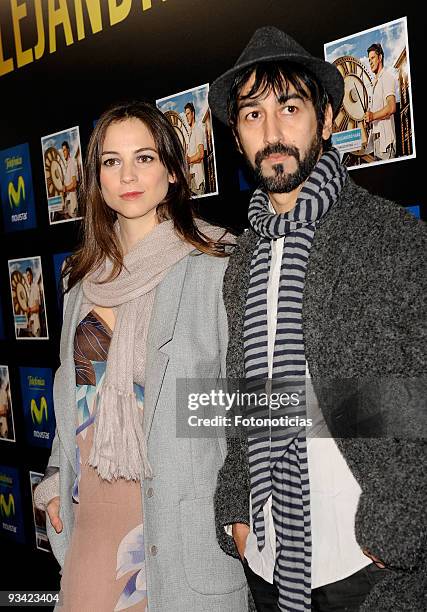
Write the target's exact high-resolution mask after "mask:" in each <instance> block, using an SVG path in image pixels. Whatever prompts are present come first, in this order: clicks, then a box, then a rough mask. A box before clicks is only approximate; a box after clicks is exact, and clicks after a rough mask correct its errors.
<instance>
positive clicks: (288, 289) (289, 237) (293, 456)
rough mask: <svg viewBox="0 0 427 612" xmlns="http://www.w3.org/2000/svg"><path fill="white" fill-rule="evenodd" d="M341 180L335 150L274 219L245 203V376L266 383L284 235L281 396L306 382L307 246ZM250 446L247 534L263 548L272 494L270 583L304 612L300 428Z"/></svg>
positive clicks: (306, 568)
mask: <svg viewBox="0 0 427 612" xmlns="http://www.w3.org/2000/svg"><path fill="white" fill-rule="evenodd" d="M347 177H348V174H347V170H346V169H345V167H343V166H342V165H341V164H340V160H339V155H338V152H337V151H336V150H335V149H333V150H331V151H327V152H325V153H324V154H323V155H322V156H321V158H320V159H319V161H318V162H317V164H316V166H315V167H314V169H313V171H312V173H311V174H310V176H309V177H308V179H307V180H306V182H305V183H304V186H303V188H302V190H301V192H300V194H299V196H298V199H297V202H296V206H295V208H294V209H293V210H291V211H290V212H288V213H284V214H272V213H271V212H270V211H269V206H268V204H269V200H268V196H267V195H266V194H265V193H264V192H263V191H262V190H261V189H257V190H256V191H255V193H254V195H253V197H252V199H251V202H250V205H249V214H248V216H249V221H250V223H251V225H252V227H253V229H254V231H255V232H256V233H257V234H258V235H259V236H260V238H259V241H258V244H257V247H256V249H255V251H254V254H253V258H252V262H251V275H250V284H249V290H248V296H247V301H246V310H245V321H244V332H243V338H244V355H245V375H246V378H247V379H253V380H259V381H262V380H263V381H264V383H265V382H266V380H267V378H268V359H267V347H268V335H267V334H268V323H267V287H268V280H269V270H270V261H271V241H272V240H275V239H277V238H279V237H281V236H285V242H284V248H283V257H282V264H281V271H280V283H279V294H278V307H277V330H276V338H275V345H274V356H273V370H272V379H273V380H272V384H273V385H277V384H278V383H279V380H278V379H281V380H282V383H283V381H285V382H284V384H285V385H287V388H286V391H287V392H292V391H295V390H297V389H298V390H301V384H300V383H301V382H303V384H304V381H305V352H304V337H303V329H302V302H303V289H304V281H305V273H306V268H307V262H308V258H309V253H310V247H311V244H312V241H313V237H314V232H315V226H316V222H317V221H318V220H320V218H321V217H322V216H323V215H325V214H326V213H327V211H328V210H329V208H330V207H331V206H332V205H333V204H334V203H335V202H337V200H338V198H339V195H340V193H341V189H342V188H343V186H344V184H345V182H346V180H347ZM290 377H292V378H291V381H290ZM298 379H299V380H298ZM286 381H287V382H286ZM289 385H290V386H289ZM282 387H283V385H282ZM302 388H303V389H304V386H303V387H302ZM299 399H300V403H299V405H298V408H297V409H295V410H294V411H293V412H292V416H295V415H302V417H304V416H305V393H304V391H302V393H300V394H299ZM287 414H289V413H287ZM248 444H249V451H248V453H249V469H250V476H251V502H252V520H253V529H254V533H255V535H256V537H257V544H258V549H259V550H260V551H261V550H262V549H263V547H264V544H265V526H264V512H263V506H264V504H265V503H266V501H267V499H268V498H269V496H270V495H272V516H273V524H274V528H275V533H276V563H275V568H274V583H275V584H276V585H277V587H278V590H279V602H278V603H279V608H280V610H284V611H292V612H296V611H299V610H310V609H311V522H310V491H309V479H308V461H307V442H306V434H305V428H303V430H302V431H301V429H298V428H292V429H290V428H286V429H283V428H282V429H280V430H276V432H275V435H273V434H272V431H271V429H270V430H268V429H264V430H260V429H258V430H257V436H251V435H250V433H249V438H248Z"/></svg>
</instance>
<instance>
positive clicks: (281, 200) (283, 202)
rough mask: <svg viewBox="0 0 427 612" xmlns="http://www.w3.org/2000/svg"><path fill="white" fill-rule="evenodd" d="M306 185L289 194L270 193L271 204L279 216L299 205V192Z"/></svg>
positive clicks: (299, 186)
mask: <svg viewBox="0 0 427 612" xmlns="http://www.w3.org/2000/svg"><path fill="white" fill-rule="evenodd" d="M303 185H304V183H301V185H298V187H297V188H296V189H294V190H293V191H290V192H289V193H269V194H268V197H269V198H270V202H271V204H272V206H273V208H274V210H275V211H276V213H277V214H278V215H281V214H283V213H287V212H289V211H290V210H292V209H293V208H295V205H296V203H297V199H298V195H299V192H300V191H301V189H302V187H303Z"/></svg>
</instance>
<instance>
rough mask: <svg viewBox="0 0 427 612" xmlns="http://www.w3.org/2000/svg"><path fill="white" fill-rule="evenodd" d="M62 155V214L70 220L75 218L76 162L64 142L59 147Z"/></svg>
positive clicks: (76, 204)
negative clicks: (63, 165)
mask: <svg viewBox="0 0 427 612" xmlns="http://www.w3.org/2000/svg"><path fill="white" fill-rule="evenodd" d="M61 147H62V154H63V156H64V160H65V174H64V185H63V195H64V212H65V213H66V215H67V217H69V218H70V219H72V218H74V217H76V216H77V208H78V202H77V177H78V172H77V164H76V160H75V159H73V158H72V157H71V153H70V145H69V144H68V142H67V141H66V140H64V142H63V143H62V145H61Z"/></svg>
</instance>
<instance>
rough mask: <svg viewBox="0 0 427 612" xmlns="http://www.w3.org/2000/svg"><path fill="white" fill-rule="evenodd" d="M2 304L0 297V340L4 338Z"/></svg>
mask: <svg viewBox="0 0 427 612" xmlns="http://www.w3.org/2000/svg"><path fill="white" fill-rule="evenodd" d="M4 339H5V335H4V323H3V306H2V303H1V299H0V340H4Z"/></svg>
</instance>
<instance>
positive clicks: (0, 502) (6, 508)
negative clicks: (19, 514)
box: [0, 493, 15, 518]
mask: <svg viewBox="0 0 427 612" xmlns="http://www.w3.org/2000/svg"><path fill="white" fill-rule="evenodd" d="M0 514H1V515H2V516H5V517H6V518H9V517H10V516H15V500H14V498H13V495H12V493H9V499H8V500H7V502H6V497H5V495H4V493H1V494H0Z"/></svg>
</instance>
